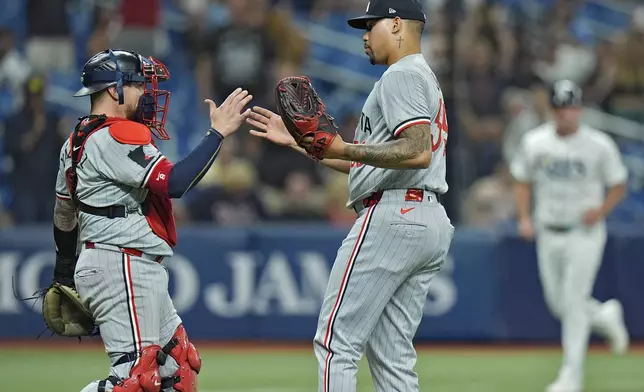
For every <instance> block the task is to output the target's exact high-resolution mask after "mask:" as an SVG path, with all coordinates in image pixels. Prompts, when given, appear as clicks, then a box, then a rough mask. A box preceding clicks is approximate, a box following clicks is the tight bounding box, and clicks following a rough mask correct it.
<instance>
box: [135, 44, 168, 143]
mask: <svg viewBox="0 0 644 392" xmlns="http://www.w3.org/2000/svg"><path fill="white" fill-rule="evenodd" d="M141 60H142V61H141V63H142V64H143V76H145V84H144V91H143V94H144V96H145V95H147V97H148V99H147V100H145V99H144V102H145V101H150V100H151V101H152V102H150V104H151V105H150V107H146V108H144V110H143V123H144V124H145V125H146V126H148V127H149V128H150V131H152V133H153V134H154V136H156V137H157V138H158V139H160V140H169V139H170V136H169V135H168V132H167V131H166V130H165V122H166V119H167V115H168V108H169V107H170V92H169V91H167V90H161V89H159V82H165V81H166V80H168V79H170V71H168V68H167V67H166V66H165V65H164V64H163V63H162V62H161V61H159V60H157V59H155V58H154V57H148V58H142V59H141ZM146 103H147V102H146ZM146 106H147V105H146Z"/></svg>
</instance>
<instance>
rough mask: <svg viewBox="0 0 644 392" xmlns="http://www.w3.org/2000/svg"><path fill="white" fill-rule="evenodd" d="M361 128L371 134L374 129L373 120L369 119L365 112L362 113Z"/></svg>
mask: <svg viewBox="0 0 644 392" xmlns="http://www.w3.org/2000/svg"><path fill="white" fill-rule="evenodd" d="M359 129H360V130H361V131H362V132H365V133H368V134H369V135H371V134H372V133H373V130H372V129H371V120H369V116H367V115H366V114H364V112H363V113H360V124H359Z"/></svg>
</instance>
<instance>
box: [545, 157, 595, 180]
mask: <svg viewBox="0 0 644 392" xmlns="http://www.w3.org/2000/svg"><path fill="white" fill-rule="evenodd" d="M536 169H537V170H538V171H541V172H542V173H543V174H544V175H545V176H546V177H548V178H550V179H552V180H565V181H579V180H583V179H585V178H586V175H587V173H588V169H587V168H586V164H585V163H584V162H583V161H582V160H580V159H578V158H557V157H551V156H548V155H541V156H539V157H538V158H537V159H536Z"/></svg>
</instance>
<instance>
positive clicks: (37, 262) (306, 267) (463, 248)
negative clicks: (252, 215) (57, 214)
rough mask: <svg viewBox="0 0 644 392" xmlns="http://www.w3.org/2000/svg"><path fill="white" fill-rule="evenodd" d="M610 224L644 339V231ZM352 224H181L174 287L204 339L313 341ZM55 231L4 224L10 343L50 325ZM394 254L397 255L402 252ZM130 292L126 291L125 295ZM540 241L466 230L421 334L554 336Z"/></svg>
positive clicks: (610, 292)
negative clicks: (38, 295) (44, 313)
mask: <svg viewBox="0 0 644 392" xmlns="http://www.w3.org/2000/svg"><path fill="white" fill-rule="evenodd" d="M638 231H639V230H637V228H635V229H633V228H631V229H630V230H627V229H622V230H617V229H612V230H611V234H610V239H609V241H608V244H607V247H606V251H605V255H604V263H603V266H602V268H601V270H600V271H599V276H598V280H597V284H596V286H595V295H596V296H597V297H598V298H599V299H602V300H605V299H608V298H611V297H616V298H619V299H620V300H621V301H622V302H623V304H624V306H625V313H626V319H627V324H628V327H629V329H630V331H631V333H632V335H633V337H634V338H635V339H643V338H644V311H643V310H644V305H643V303H644V301H643V299H644V286H643V284H642V282H643V281H644V263H643V262H642V255H644V234H642V233H641V232H638ZM345 234H346V231H344V230H335V229H330V228H328V227H325V226H279V227H264V228H257V229H250V230H246V229H225V230H224V229H212V228H208V227H193V228H189V229H183V230H181V231H180V245H179V246H178V247H177V252H176V253H177V255H176V256H175V257H173V258H172V259H169V260H168V261H167V262H166V263H165V264H166V265H167V267H168V269H169V271H170V275H171V284H170V291H171V294H172V296H173V299H174V301H175V305H176V307H177V309H178V311H179V312H180V314H181V316H182V318H183V319H184V321H185V323H186V325H187V326H188V329H189V331H190V334H191V336H192V337H194V338H195V339H207V340H248V339H263V340H280V341H283V340H304V341H310V340H311V339H312V337H313V334H314V330H315V325H316V319H317V311H318V309H319V307H320V303H321V298H322V296H323V294H324V289H325V284H326V280H327V277H328V273H329V270H330V268H331V265H332V263H333V259H334V257H335V254H336V250H337V248H338V246H339V245H340V243H341V241H342V239H343V238H344V235H345ZM53 261H54V254H53V252H52V238H51V230H50V228H48V227H47V228H19V229H12V230H5V231H0V339H17V338H33V337H35V336H36V335H38V333H40V332H41V331H42V330H43V328H44V324H43V323H42V321H41V318H40V314H39V313H38V312H39V306H40V303H38V304H36V306H35V307H33V308H32V305H33V302H23V301H20V300H18V299H16V297H15V296H14V287H15V291H16V294H17V295H18V296H20V297H27V296H30V295H32V294H33V293H34V292H35V291H36V290H37V289H39V288H41V287H43V286H45V285H46V284H47V282H48V280H49V279H50V278H51V274H52V268H53ZM392 262H395V260H392ZM123 295H125V293H124V294H123ZM558 337H559V326H558V323H557V322H556V321H555V320H554V319H553V318H552V317H551V316H550V315H549V314H548V312H547V310H546V307H545V304H544V301H543V297H542V295H541V286H540V283H539V281H538V278H537V267H536V256H535V252H534V245H533V244H530V243H525V242H523V241H521V240H520V239H518V238H517V237H516V235H515V234H514V233H512V232H508V233H490V232H483V231H477V230H468V229H460V230H457V232H456V235H455V238H454V241H453V245H452V250H451V254H450V257H449V260H448V262H447V265H446V267H445V269H444V270H443V271H442V272H441V273H440V274H439V275H438V276H437V277H436V279H435V280H434V282H433V285H432V289H431V292H430V294H429V296H428V299H427V304H426V307H425V317H424V319H423V322H422V324H421V326H420V328H419V331H418V340H434V341H435V340H461V341H462V340H469V341H523V342H525V341H554V340H556V339H558Z"/></svg>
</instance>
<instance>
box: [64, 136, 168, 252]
mask: <svg viewBox="0 0 644 392" xmlns="http://www.w3.org/2000/svg"><path fill="white" fill-rule="evenodd" d="M69 144H70V142H69V140H67V141H66V142H65V144H64V145H63V147H62V148H61V151H60V161H59V168H58V177H57V180H56V196H57V197H58V198H61V199H70V195H69V191H68V189H67V184H66V182H65V173H66V172H67V169H69V168H70V167H71V165H72V160H71V156H70V151H69V148H70V146H69ZM163 159H165V157H164V156H163V154H161V152H160V151H159V150H158V149H157V148H156V147H155V146H154V145H153V144H151V143H150V144H146V145H130V144H123V143H120V142H118V141H116V140H115V139H114V138H113V137H112V136H111V135H110V133H109V127H105V128H102V129H99V130H98V131H96V132H94V133H93V134H92V135H91V136H90V137H89V138H88V139H87V141H86V142H85V149H84V151H83V155H82V156H81V157H80V161H79V163H78V165H77V167H76V175H77V178H78V184H77V186H76V194H77V196H78V200H79V201H81V202H83V203H85V204H87V205H90V206H92V207H107V206H110V205H123V206H125V207H126V209H127V211H128V213H127V216H126V217H124V218H114V219H110V218H107V217H102V216H96V215H91V214H87V213H85V212H82V211H79V215H78V221H79V231H80V241H81V242H86V241H89V242H94V243H102V244H109V245H116V246H120V247H125V248H133V249H138V250H140V251H142V252H145V253H149V254H153V255H159V256H171V255H172V248H171V247H170V246H169V245H168V244H167V243H166V242H165V241H164V240H163V239H161V238H160V237H158V236H157V235H156V234H154V233H153V232H152V229H151V228H150V225H149V224H148V222H147V220H146V218H145V216H144V215H143V212H142V209H141V205H142V204H143V202H144V201H145V198H146V196H147V194H148V190H147V189H146V185H147V183H148V181H149V180H150V175H151V173H152V171H153V169H154V167H155V166H156V165H157V164H159V163H160V162H161V161H162V160H163Z"/></svg>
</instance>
